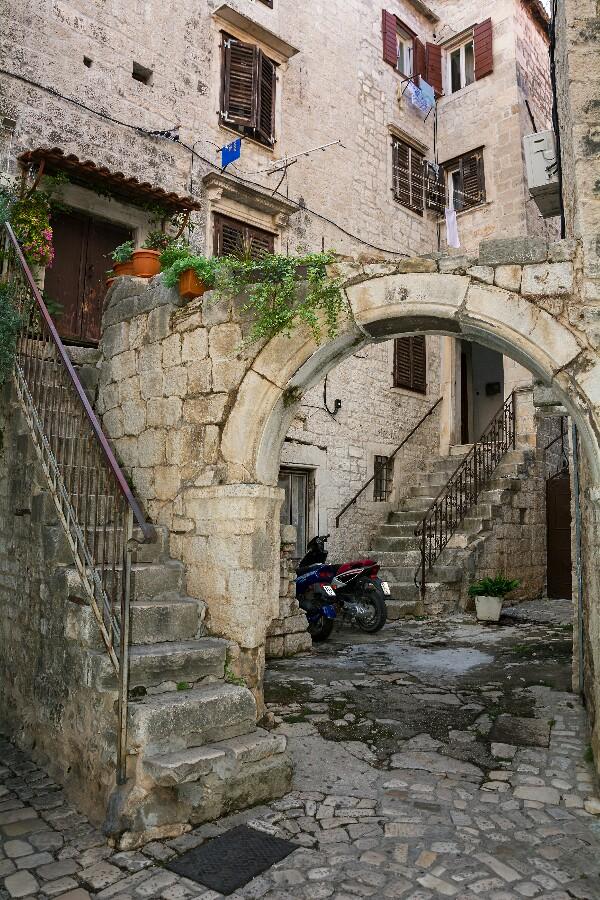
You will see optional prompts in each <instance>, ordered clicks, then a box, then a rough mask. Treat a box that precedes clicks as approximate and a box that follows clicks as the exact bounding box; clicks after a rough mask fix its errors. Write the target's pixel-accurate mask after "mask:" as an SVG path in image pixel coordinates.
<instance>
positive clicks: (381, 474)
mask: <svg viewBox="0 0 600 900" xmlns="http://www.w3.org/2000/svg"><path fill="white" fill-rule="evenodd" d="M393 489H394V459H393V457H390V456H386V455H384V454H382V453H381V454H379V453H376V454H375V455H374V456H373V502H374V503H388V502H389V499H390V497H391V496H392V491H393Z"/></svg>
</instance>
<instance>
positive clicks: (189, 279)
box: [179, 269, 206, 300]
mask: <svg viewBox="0 0 600 900" xmlns="http://www.w3.org/2000/svg"><path fill="white" fill-rule="evenodd" d="M205 291H206V285H205V284H204V282H203V281H200V279H199V278H198V276H197V275H196V273H195V271H194V270H193V269H186V270H185V272H182V273H181V275H180V276H179V296H180V297H185V299H186V300H193V299H194V297H201V296H202V294H203V293H204V292H205Z"/></svg>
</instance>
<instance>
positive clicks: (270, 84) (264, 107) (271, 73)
mask: <svg viewBox="0 0 600 900" xmlns="http://www.w3.org/2000/svg"><path fill="white" fill-rule="evenodd" d="M276 84H277V73H276V66H275V63H274V62H273V61H272V60H270V59H269V57H268V56H265V55H264V53H260V52H259V88H258V116H257V130H258V133H259V135H260V136H261V137H262V138H263V139H264V140H265V141H266V142H267V143H269V144H273V143H274V141H275V89H276Z"/></svg>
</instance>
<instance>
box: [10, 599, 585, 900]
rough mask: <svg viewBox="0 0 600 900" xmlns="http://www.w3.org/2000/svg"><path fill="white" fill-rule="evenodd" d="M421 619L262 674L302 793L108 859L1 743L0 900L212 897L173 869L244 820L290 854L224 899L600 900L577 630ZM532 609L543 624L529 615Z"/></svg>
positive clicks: (57, 795)
mask: <svg viewBox="0 0 600 900" xmlns="http://www.w3.org/2000/svg"><path fill="white" fill-rule="evenodd" d="M556 610H558V607H555V613H554V614H553V616H551V617H550V618H551V624H544V625H536V624H530V623H517V624H514V625H513V624H508V625H504V626H499V627H483V626H480V625H477V624H476V623H475V622H474V620H473V619H471V618H469V617H465V616H463V617H453V618H451V619H446V620H444V621H443V622H439V621H438V622H431V621H422V622H418V621H412V622H407V621H405V622H403V623H398V624H394V625H392V626H389V627H386V628H385V629H384V631H383V632H380V633H379V634H378V635H375V636H367V635H361V634H359V633H357V632H353V631H351V630H349V629H344V630H342V631H340V632H338V633H336V634H334V636H333V640H332V641H330V642H328V643H327V644H325V645H320V646H319V647H318V648H316V650H315V652H314V653H313V654H312V655H310V656H308V655H307V656H304V657H300V658H296V659H291V660H283V661H279V662H277V663H276V664H273V665H272V666H271V667H270V669H269V672H268V679H267V698H268V701H269V710H270V713H269V718H270V727H273V728H275V729H277V730H279V731H281V732H284V733H286V734H288V735H289V737H290V746H291V750H292V752H293V755H294V759H295V763H296V775H295V784H294V790H293V792H292V793H290V794H289V795H287V796H286V797H284V798H283V799H282V800H279V801H277V802H275V803H272V804H271V805H269V806H263V807H260V808H257V809H254V810H251V811H248V812H245V813H241V814H238V815H235V816H231V817H229V818H228V819H225V820H221V821H219V822H217V823H215V824H213V825H206V826H202V827H200V828H197V829H195V830H193V831H191V832H190V833H189V834H186V835H184V836H183V837H180V838H177V839H174V840H171V841H165V842H154V843H152V844H148V845H146V847H144V848H143V849H142V850H141V851H128V852H115V851H113V850H111V848H109V847H107V846H106V844H105V841H104V839H103V837H102V835H101V834H100V833H99V831H97V830H96V829H95V828H93V827H92V826H90V825H89V824H88V822H87V821H86V820H85V818H84V817H83V816H80V815H79V814H77V813H76V812H75V811H74V810H73V809H72V808H71V807H70V806H69V805H68V804H67V803H66V802H65V800H64V797H63V793H62V791H61V790H60V788H59V787H58V786H57V785H56V784H54V783H53V782H52V781H51V780H50V779H49V778H48V777H47V776H46V775H45V773H44V772H43V771H42V770H41V769H40V768H38V767H37V766H36V765H35V764H33V763H32V762H31V761H30V760H29V758H28V757H27V755H25V754H24V753H22V752H21V751H18V750H16V749H15V748H14V747H13V746H12V745H11V744H9V743H8V742H3V743H2V744H1V745H0V753H1V757H0V759H1V765H2V766H3V767H2V768H0V836H1V840H2V844H1V847H2V849H1V850H0V883H1V882H2V881H3V882H4V884H3V889H2V888H0V900H5V898H12V897H26V896H34V895H35V896H37V897H38V898H42V900H43V898H45V897H51V898H65V900H66V898H68V900H86V898H87V897H88V896H93V897H98V898H101V900H124V898H133V900H145V898H153V897H160V898H163V900H187V898H202V900H218V898H220V897H221V895H220V894H217V893H215V892H213V891H210V890H207V889H205V888H203V887H202V886H201V885H198V884H196V883H194V882H192V881H188V880H186V879H184V878H181V877H178V876H177V875H175V874H174V873H172V872H170V871H168V870H167V869H165V868H163V867H162V865H161V864H162V863H164V862H165V861H166V860H168V859H169V858H171V857H174V856H175V855H176V854H177V853H179V852H182V851H184V850H186V849H188V848H191V847H193V846H198V845H199V844H201V843H202V842H203V841H205V840H207V839H209V838H210V837H212V836H214V835H217V834H220V833H222V832H223V831H225V830H226V829H227V828H230V827H232V826H233V825H236V824H239V823H241V822H248V823H250V824H252V825H253V826H254V827H256V828H262V829H264V830H267V831H271V832H273V833H275V834H278V835H280V836H282V837H287V838H289V839H291V840H293V841H294V842H296V843H297V844H298V845H299V848H298V850H296V851H294V852H293V853H292V854H291V855H290V856H288V857H287V859H285V860H284V861H283V862H281V863H279V864H277V865H276V866H274V867H273V868H271V869H270V870H268V871H267V872H266V873H264V874H263V875H261V876H259V877H258V878H255V879H254V880H253V881H252V882H250V883H249V884H248V885H246V886H245V887H244V888H242V889H240V890H238V891H237V892H236V893H235V894H232V895H230V896H231V897H233V898H236V900H238V898H239V900H241V898H246V900H253V898H261V897H264V898H265V900H284V898H285V900H287V898H315V900H316V898H328V897H331V898H333V900H356V898H357V897H374V898H395V897H403V898H413V900H427V898H434V897H455V898H457V900H462V898H483V897H485V898H494V900H505V898H506V900H509V898H520V897H540V898H552V900H568V898H572V897H576V898H600V818H598V817H597V816H595V815H592V814H591V813H590V812H588V810H587V809H586V806H587V807H588V809H589V810H594V809H595V810H596V811H600V804H599V803H598V801H597V800H596V801H594V800H593V797H594V795H595V787H594V774H593V769H592V766H591V764H590V761H589V748H588V746H587V736H586V725H585V715H584V712H583V709H582V706H581V704H580V702H579V700H578V698H577V697H576V696H575V695H573V694H572V693H570V692H569V683H570V671H569V656H570V654H569V647H570V641H571V632H570V630H569V627H568V626H567V625H565V624H564V623H563V622H562V621H561V619H562V616H561V615H559V614H558V612H557V611H556ZM532 611H533V610H532Z"/></svg>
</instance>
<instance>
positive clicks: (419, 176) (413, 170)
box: [410, 147, 425, 213]
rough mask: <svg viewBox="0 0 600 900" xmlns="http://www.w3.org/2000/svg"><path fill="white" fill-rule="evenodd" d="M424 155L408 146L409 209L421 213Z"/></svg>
mask: <svg viewBox="0 0 600 900" xmlns="http://www.w3.org/2000/svg"><path fill="white" fill-rule="evenodd" d="M423 163H424V157H423V156H422V154H421V153H419V152H418V151H417V150H414V149H413V148H412V147H411V148H410V182H411V192H410V193H411V203H410V207H411V209H414V211H415V212H418V213H422V212H423V205H424V197H423V195H424V193H425V192H424V190H423V187H424V176H425V167H424V166H423Z"/></svg>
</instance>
